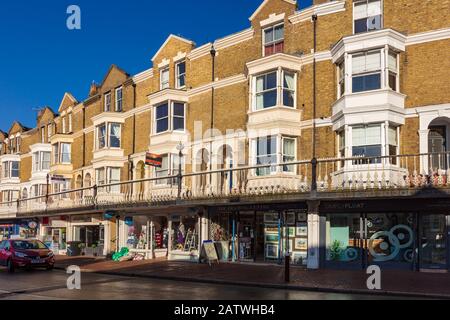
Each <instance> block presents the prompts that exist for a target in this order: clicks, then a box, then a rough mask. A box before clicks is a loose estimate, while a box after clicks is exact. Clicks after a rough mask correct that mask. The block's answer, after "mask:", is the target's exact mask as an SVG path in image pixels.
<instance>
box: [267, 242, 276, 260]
mask: <svg viewBox="0 0 450 320" xmlns="http://www.w3.org/2000/svg"><path fill="white" fill-rule="evenodd" d="M266 258H267V259H278V245H277V244H268V245H266Z"/></svg>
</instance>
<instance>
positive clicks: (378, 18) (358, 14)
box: [353, 0, 383, 34]
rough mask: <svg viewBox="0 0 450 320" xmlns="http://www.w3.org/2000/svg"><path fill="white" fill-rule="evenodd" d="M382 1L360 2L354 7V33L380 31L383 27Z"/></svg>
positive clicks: (369, 0) (359, 0)
mask: <svg viewBox="0 0 450 320" xmlns="http://www.w3.org/2000/svg"><path fill="white" fill-rule="evenodd" d="M382 11H383V9H382V0H362V1H361V0H358V1H356V2H355V3H354V6H353V20H354V32H355V34H357V33H362V32H368V31H373V30H380V29H381V28H382V26H383V16H382Z"/></svg>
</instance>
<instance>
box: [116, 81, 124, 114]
mask: <svg viewBox="0 0 450 320" xmlns="http://www.w3.org/2000/svg"><path fill="white" fill-rule="evenodd" d="M122 106H123V89H122V87H120V88H117V89H116V109H115V110H116V112H122Z"/></svg>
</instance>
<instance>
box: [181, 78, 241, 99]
mask: <svg viewBox="0 0 450 320" xmlns="http://www.w3.org/2000/svg"><path fill="white" fill-rule="evenodd" d="M246 81H247V77H246V76H245V75H244V74H238V75H236V76H232V77H228V78H225V79H222V80H218V81H215V82H213V83H208V84H205V85H203V86H200V87H197V88H195V89H191V90H189V91H188V95H189V97H193V96H196V95H198V94H201V93H203V92H205V91H208V90H210V89H212V88H213V87H214V89H220V88H224V87H227V86H231V85H234V84H238V83H242V82H246Z"/></svg>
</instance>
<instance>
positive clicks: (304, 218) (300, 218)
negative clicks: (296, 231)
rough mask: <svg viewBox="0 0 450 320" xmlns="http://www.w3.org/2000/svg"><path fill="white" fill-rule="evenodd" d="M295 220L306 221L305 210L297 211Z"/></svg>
mask: <svg viewBox="0 0 450 320" xmlns="http://www.w3.org/2000/svg"><path fill="white" fill-rule="evenodd" d="M297 221H298V222H306V221H308V214H307V213H306V212H299V213H298V214H297Z"/></svg>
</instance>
